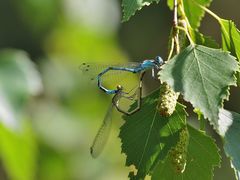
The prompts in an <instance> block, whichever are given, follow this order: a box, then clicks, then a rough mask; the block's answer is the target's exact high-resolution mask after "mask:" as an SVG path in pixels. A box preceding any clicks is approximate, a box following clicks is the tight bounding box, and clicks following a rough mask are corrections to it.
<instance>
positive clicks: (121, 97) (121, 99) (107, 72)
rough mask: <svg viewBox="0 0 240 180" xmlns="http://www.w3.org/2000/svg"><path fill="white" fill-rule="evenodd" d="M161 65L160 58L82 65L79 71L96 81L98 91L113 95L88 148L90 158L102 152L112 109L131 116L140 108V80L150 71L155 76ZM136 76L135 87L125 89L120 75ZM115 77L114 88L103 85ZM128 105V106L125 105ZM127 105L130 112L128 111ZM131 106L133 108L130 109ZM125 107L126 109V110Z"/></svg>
mask: <svg viewBox="0 0 240 180" xmlns="http://www.w3.org/2000/svg"><path fill="white" fill-rule="evenodd" d="M162 64H163V60H162V58H161V57H160V56H157V57H156V58H155V59H149V60H144V61H143V62H141V63H129V64H128V65H113V66H110V65H108V66H100V65H94V64H89V63H83V64H82V65H81V66H80V70H81V71H82V72H83V73H84V74H88V75H92V77H91V80H96V84H97V86H98V88H99V89H100V90H102V91H103V92H105V93H106V94H108V95H113V97H112V102H111V104H110V106H109V108H108V110H107V113H106V115H105V117H104V120H103V123H102V125H101V127H100V129H99V130H98V133H97V135H96V137H95V139H94V141H93V144H92V146H91V148H90V152H91V155H92V157H94V158H96V157H97V156H98V155H99V154H100V153H101V152H102V150H103V148H104V145H105V144H106V141H107V139H108V136H109V133H110V129H111V124H112V111H113V109H114V107H115V108H116V109H117V110H118V111H119V112H121V113H123V114H126V115H132V114H134V113H136V112H137V111H138V110H140V108H141V99H142V80H143V77H144V75H145V72H146V71H147V70H151V71H152V76H153V77H154V76H155V71H158V70H159V69H160V67H161V65H162ZM123 73H125V74H137V75H139V77H138V78H139V80H138V83H137V85H136V86H135V87H131V88H129V87H127V86H128V84H126V85H123V84H122V80H123V79H124V77H122V78H121V74H123ZM112 77H117V78H118V79H116V80H115V86H112V87H107V85H105V84H104V82H105V80H106V79H108V78H112ZM127 104H128V105H127ZM129 105H130V106H131V108H130V109H131V110H129V108H128V107H129ZM132 106H134V107H133V108H132ZM126 107H127V108H126Z"/></svg>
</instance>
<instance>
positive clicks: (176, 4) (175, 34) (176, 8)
mask: <svg viewBox="0 0 240 180" xmlns="http://www.w3.org/2000/svg"><path fill="white" fill-rule="evenodd" d="M177 26H178V0H174V9H173V35H174V36H173V39H174V42H175V48H176V54H179V52H180V46H179V38H178V29H177Z"/></svg>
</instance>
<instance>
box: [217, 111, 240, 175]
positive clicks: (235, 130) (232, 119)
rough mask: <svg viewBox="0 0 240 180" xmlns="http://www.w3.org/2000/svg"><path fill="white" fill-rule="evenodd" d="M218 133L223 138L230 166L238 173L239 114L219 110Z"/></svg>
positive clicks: (239, 149) (239, 156)
mask: <svg viewBox="0 0 240 180" xmlns="http://www.w3.org/2000/svg"><path fill="white" fill-rule="evenodd" d="M218 124H219V125H218V133H219V134H220V135H221V136H222V137H223V142H224V150H225V152H226V154H227V156H229V157H230V159H231V162H232V165H233V166H234V167H235V168H236V170H238V171H240V143H239V142H240V114H238V113H235V112H231V111H227V110H224V109H221V110H220V113H219V121H218Z"/></svg>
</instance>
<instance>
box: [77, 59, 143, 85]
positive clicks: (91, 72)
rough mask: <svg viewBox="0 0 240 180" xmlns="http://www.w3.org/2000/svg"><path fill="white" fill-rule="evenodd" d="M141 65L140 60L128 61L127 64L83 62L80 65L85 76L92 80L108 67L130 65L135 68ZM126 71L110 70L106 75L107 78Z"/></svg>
mask: <svg viewBox="0 0 240 180" xmlns="http://www.w3.org/2000/svg"><path fill="white" fill-rule="evenodd" d="M138 65H139V63H138V62H128V63H125V64H111V65H106V64H95V63H82V64H81V65H80V66H79V69H80V71H81V72H82V75H83V76H86V77H88V78H89V79H90V80H92V81H95V80H96V77H97V75H98V74H99V73H101V72H102V71H103V70H105V69H106V68H108V67H129V68H135V67H137V66H138ZM123 73H124V71H109V72H108V73H106V74H105V75H104V76H105V77H106V78H107V77H108V78H112V77H114V76H119V75H121V74H123Z"/></svg>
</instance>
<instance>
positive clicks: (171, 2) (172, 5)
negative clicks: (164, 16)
mask: <svg viewBox="0 0 240 180" xmlns="http://www.w3.org/2000/svg"><path fill="white" fill-rule="evenodd" d="M167 5H168V7H169V9H170V10H173V7H174V2H173V0H167Z"/></svg>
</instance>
